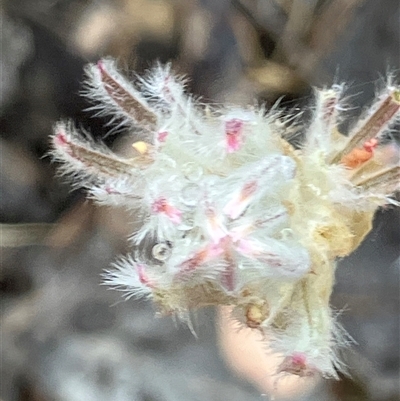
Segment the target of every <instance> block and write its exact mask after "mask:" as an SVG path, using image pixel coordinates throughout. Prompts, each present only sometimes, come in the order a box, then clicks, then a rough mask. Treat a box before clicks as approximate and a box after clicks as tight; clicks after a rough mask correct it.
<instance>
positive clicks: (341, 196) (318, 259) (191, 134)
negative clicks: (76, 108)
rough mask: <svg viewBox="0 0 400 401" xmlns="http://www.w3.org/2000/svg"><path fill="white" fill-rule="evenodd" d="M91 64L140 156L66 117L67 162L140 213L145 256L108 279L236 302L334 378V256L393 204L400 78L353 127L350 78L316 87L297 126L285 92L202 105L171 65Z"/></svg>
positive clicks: (102, 197) (176, 308)
mask: <svg viewBox="0 0 400 401" xmlns="http://www.w3.org/2000/svg"><path fill="white" fill-rule="evenodd" d="M87 75H88V80H87V82H86V96H88V97H89V98H90V99H91V100H92V101H94V102H97V104H96V106H94V108H93V109H94V110H96V111H97V112H98V113H100V114H110V116H111V118H112V119H114V120H115V121H117V122H118V124H119V123H123V124H125V125H127V126H129V127H131V129H132V135H135V141H134V143H133V150H132V152H133V157H131V158H129V159H128V158H121V157H119V156H117V155H115V154H113V153H112V152H110V151H108V150H106V148H105V147H103V146H99V145H97V144H95V143H93V141H90V140H82V139H80V137H79V134H78V133H77V132H76V131H75V130H74V129H73V128H72V125H71V124H68V123H59V124H58V125H57V126H56V127H55V133H54V135H53V137H52V142H53V143H52V145H53V152H52V154H53V156H54V158H55V159H56V160H57V161H59V162H61V163H62V167H61V171H62V172H65V173H67V174H69V175H72V177H73V179H75V180H76V181H78V182H79V183H80V184H81V185H82V186H84V187H86V188H87V189H88V192H89V196H90V197H92V198H94V199H95V200H96V201H97V202H98V203H100V204H106V205H111V206H124V207H125V208H127V209H129V210H130V211H131V216H132V220H134V221H135V222H136V223H137V222H140V223H141V226H140V227H139V228H138V230H137V231H135V232H134V233H132V235H131V240H132V242H133V245H134V246H135V247H139V248H140V257H139V256H138V255H137V254H134V255H132V256H129V257H127V258H125V259H121V260H119V261H118V262H117V263H116V264H115V265H114V270H111V271H108V272H107V273H106V274H105V278H106V283H107V284H108V285H110V286H112V287H114V288H117V289H119V290H121V291H124V292H125V293H126V294H127V297H143V296H144V297H148V298H152V299H153V301H154V302H155V304H156V305H157V307H158V309H159V310H160V312H161V313H165V314H175V315H176V316H178V317H181V318H183V319H184V320H187V321H188V322H189V321H190V319H189V316H190V311H191V310H193V309H196V308H200V307H202V306H206V305H210V304H212V305H233V306H235V315H236V317H238V319H239V321H241V322H242V323H243V324H245V325H247V326H249V327H251V328H257V329H259V330H261V331H262V332H265V333H268V334H269V335H270V337H271V345H272V348H273V349H274V350H275V351H276V352H278V353H280V354H281V355H282V358H283V361H282V364H281V366H280V371H281V372H286V373H293V374H297V375H300V376H307V375H311V374H316V373H321V374H322V375H323V376H328V377H334V378H337V377H338V374H337V370H343V369H344V366H343V365H342V363H341V362H340V359H339V357H338V356H337V353H336V348H338V347H339V348H340V347H342V346H346V345H347V340H346V335H344V334H342V331H341V330H340V329H339V328H338V327H339V326H338V325H337V323H336V322H335V319H334V318H333V317H332V312H331V309H330V306H329V296H330V294H331V291H332V288H333V284H334V274H335V268H336V259H337V258H339V257H344V256H347V255H349V254H350V253H351V252H353V251H354V250H355V249H356V248H357V247H358V245H359V244H360V242H361V241H362V240H363V238H364V237H365V236H366V235H367V233H368V232H369V230H370V229H371V227H372V219H373V213H374V211H375V210H376V209H377V208H378V207H379V206H383V205H385V204H388V203H392V204H394V202H393V200H392V197H393V192H394V191H395V190H397V189H399V182H400V167H399V166H398V158H396V155H394V154H393V153H396V152H398V148H397V147H396V146H395V145H393V144H390V143H389V144H388V143H384V142H383V141H382V140H381V137H382V134H383V133H385V132H387V130H388V129H391V127H393V124H394V122H395V121H398V119H399V108H400V92H399V89H398V88H397V87H395V86H393V85H392V86H391V87H389V88H387V90H386V91H384V92H382V93H381V94H380V95H379V97H378V99H377V100H376V101H375V102H374V103H373V106H372V107H371V108H370V109H368V110H367V111H366V112H365V113H364V114H363V116H362V117H361V119H360V120H359V122H358V123H355V124H353V127H354V128H352V129H351V130H350V135H349V136H348V137H345V136H342V135H340V133H339V128H338V123H339V122H341V121H342V120H343V114H342V111H343V109H344V106H343V89H344V86H343V85H334V86H333V87H332V88H325V89H322V90H316V92H315V98H316V100H315V105H314V106H313V107H312V120H311V121H310V123H309V124H308V125H304V126H300V119H299V116H301V115H302V111H300V112H298V111H296V113H288V114H285V113H283V112H282V111H278V110H277V107H278V106H275V107H274V108H272V110H270V111H268V112H266V111H265V110H264V109H263V108H257V107H247V108H240V107H236V106H225V107H222V108H217V107H213V108H210V107H205V106H204V105H201V104H200V103H199V102H197V101H195V100H194V99H193V98H191V97H190V96H187V95H186V94H185V86H184V85H185V81H184V79H182V78H177V77H175V76H174V75H173V73H172V72H171V68H170V66H169V65H168V66H166V67H162V66H160V65H158V66H157V67H156V68H154V69H153V70H151V71H149V73H148V74H147V75H146V76H145V77H144V78H140V77H139V78H137V80H136V85H133V84H132V83H130V82H129V81H128V80H127V79H126V78H124V77H123V76H121V74H120V73H119V72H118V71H117V69H116V67H115V64H114V62H113V61H112V60H109V59H106V60H101V61H100V62H99V63H98V64H96V65H90V66H89V67H88V68H87ZM295 136H297V137H298V138H300V137H303V138H304V142H303V143H302V144H301V146H298V149H295V148H294V147H293V146H292V144H290V143H289V142H288V138H294V137H295ZM297 145H299V143H297Z"/></svg>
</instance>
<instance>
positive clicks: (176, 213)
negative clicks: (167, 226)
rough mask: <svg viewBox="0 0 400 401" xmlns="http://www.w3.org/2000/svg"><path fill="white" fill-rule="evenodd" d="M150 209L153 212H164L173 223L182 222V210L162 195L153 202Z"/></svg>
mask: <svg viewBox="0 0 400 401" xmlns="http://www.w3.org/2000/svg"><path fill="white" fill-rule="evenodd" d="M151 210H152V211H153V212H154V213H164V214H165V215H166V216H168V218H169V219H170V220H171V221H172V222H173V223H174V224H180V223H181V222H182V212H181V211H180V210H179V209H177V208H176V207H174V206H172V205H170V204H169V203H168V202H167V200H166V199H165V198H163V197H161V198H159V199H157V200H156V201H155V202H153V204H152V206H151Z"/></svg>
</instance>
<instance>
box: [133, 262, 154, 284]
mask: <svg viewBox="0 0 400 401" xmlns="http://www.w3.org/2000/svg"><path fill="white" fill-rule="evenodd" d="M136 271H137V274H138V277H139V281H140V282H141V283H142V284H144V285H146V286H147V287H152V286H153V284H152V283H151V280H150V278H149V276H148V275H147V273H146V267H145V266H144V265H142V264H138V265H136Z"/></svg>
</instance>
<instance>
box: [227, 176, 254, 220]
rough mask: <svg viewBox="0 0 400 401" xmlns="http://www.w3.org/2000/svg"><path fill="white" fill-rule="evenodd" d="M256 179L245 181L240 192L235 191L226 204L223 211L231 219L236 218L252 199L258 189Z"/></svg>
mask: <svg viewBox="0 0 400 401" xmlns="http://www.w3.org/2000/svg"><path fill="white" fill-rule="evenodd" d="M258 187H259V186H258V183H257V181H256V180H252V181H249V182H247V183H246V184H245V185H244V186H243V188H242V189H241V190H240V192H238V193H236V194H235V195H234V197H233V198H232V199H231V200H230V201H229V202H228V203H227V204H226V206H225V207H224V209H223V212H224V213H225V214H226V215H228V216H229V217H230V218H231V219H237V218H238V217H239V216H240V215H241V214H242V213H243V212H244V211H245V210H246V208H247V207H248V206H249V204H250V203H251V201H252V200H253V199H254V195H255V193H256V192H257V189H258Z"/></svg>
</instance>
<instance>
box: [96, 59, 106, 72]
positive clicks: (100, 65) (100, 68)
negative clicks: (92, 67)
mask: <svg viewBox="0 0 400 401" xmlns="http://www.w3.org/2000/svg"><path fill="white" fill-rule="evenodd" d="M97 68H98V69H99V71H100V72H101V73H104V71H105V67H104V63H103V60H99V61H98V62H97Z"/></svg>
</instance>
